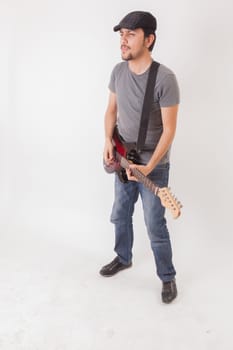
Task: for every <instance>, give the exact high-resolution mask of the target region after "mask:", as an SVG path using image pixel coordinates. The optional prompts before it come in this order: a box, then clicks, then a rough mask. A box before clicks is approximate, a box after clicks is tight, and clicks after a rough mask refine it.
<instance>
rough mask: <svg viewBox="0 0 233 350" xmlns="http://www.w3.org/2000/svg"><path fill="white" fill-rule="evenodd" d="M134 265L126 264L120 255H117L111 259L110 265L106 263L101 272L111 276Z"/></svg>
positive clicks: (105, 275)
mask: <svg viewBox="0 0 233 350" xmlns="http://www.w3.org/2000/svg"><path fill="white" fill-rule="evenodd" d="M130 266H132V263H130V264H128V265H124V264H122V263H121V262H120V260H119V257H118V256H117V257H116V258H115V259H114V260H113V261H111V262H110V263H109V264H108V265H105V266H103V267H102V269H101V270H100V274H101V275H102V276H104V277H111V276H113V275H115V274H116V273H117V272H119V271H121V270H124V269H127V268H128V267H130Z"/></svg>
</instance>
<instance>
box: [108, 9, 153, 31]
mask: <svg viewBox="0 0 233 350" xmlns="http://www.w3.org/2000/svg"><path fill="white" fill-rule="evenodd" d="M121 28H126V29H132V30H134V29H137V28H143V29H149V30H151V32H155V31H156V29H157V21H156V18H155V17H154V16H153V15H152V14H151V13H150V12H144V11H133V12H130V13H128V14H127V15H126V16H125V17H124V18H122V20H121V21H120V23H119V24H117V25H116V26H115V27H113V30H114V32H117V31H118V30H120V29H121Z"/></svg>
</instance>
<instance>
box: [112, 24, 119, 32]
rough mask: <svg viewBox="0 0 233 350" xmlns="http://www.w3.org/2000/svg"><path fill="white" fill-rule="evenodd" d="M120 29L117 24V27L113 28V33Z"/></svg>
mask: <svg viewBox="0 0 233 350" xmlns="http://www.w3.org/2000/svg"><path fill="white" fill-rule="evenodd" d="M120 29H121V26H120V25H119V24H118V25H117V26H115V27H113V30H114V32H117V31H118V30H120Z"/></svg>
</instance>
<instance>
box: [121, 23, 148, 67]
mask: <svg viewBox="0 0 233 350" xmlns="http://www.w3.org/2000/svg"><path fill="white" fill-rule="evenodd" d="M146 40H147V39H146V38H144V32H143V30H142V29H141V28H138V29H134V30H130V29H125V28H122V29H121V30H120V44H121V57H122V59H123V60H125V61H129V60H133V59H137V58H139V57H141V56H143V55H144V53H145V52H146V51H148V48H147V46H146Z"/></svg>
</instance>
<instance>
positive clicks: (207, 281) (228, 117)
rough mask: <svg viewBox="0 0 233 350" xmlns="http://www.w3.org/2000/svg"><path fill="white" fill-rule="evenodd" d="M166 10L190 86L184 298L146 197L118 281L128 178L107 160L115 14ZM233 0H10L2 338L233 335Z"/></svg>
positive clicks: (96, 340) (1, 225)
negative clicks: (165, 284) (167, 267)
mask: <svg viewBox="0 0 233 350" xmlns="http://www.w3.org/2000/svg"><path fill="white" fill-rule="evenodd" d="M138 9H140V10H146V11H151V12H152V13H153V14H154V15H155V16H156V17H157V20H158V31H157V42H156V46H155V48H154V50H153V58H154V59H155V60H157V61H159V62H162V63H163V64H165V65H167V66H168V67H169V68H171V69H172V70H173V71H174V72H175V73H176V76H177V79H178V82H179V85H180V90H181V106H180V111H179V120H178V128H177V134H176V139H175V142H174V144H173V148H172V157H171V172H170V184H171V187H172V190H173V192H174V193H175V194H176V195H177V196H178V198H179V199H180V200H181V201H182V203H183V205H184V208H183V210H182V216H181V217H180V218H179V219H178V220H177V221H173V220H172V219H171V218H170V216H169V213H167V217H168V224H169V227H170V232H171V239H172V243H173V250H174V261H175V265H176V269H177V282H178V287H179V298H178V299H177V300H176V301H175V302H174V304H172V305H170V306H169V307H166V306H164V305H162V303H161V302H160V288H161V285H160V282H159V280H158V279H157V277H154V274H155V271H154V263H153V258H152V254H151V252H150V248H149V242H148V239H147V237H146V231H145V228H144V223H143V217H142V213H141V207H140V203H138V206H137V208H136V213H135V236H136V237H135V249H134V256H135V260H134V261H135V262H134V268H132V269H131V270H130V271H127V272H126V271H125V272H124V273H122V275H119V276H116V277H114V278H112V279H111V280H105V279H103V278H102V279H101V278H100V277H99V276H98V270H99V268H100V267H101V265H102V264H105V263H107V262H109V261H110V260H111V259H112V258H113V256H114V255H113V252H112V246H113V240H114V237H113V227H112V226H111V225H110V223H109V214H110V210H111V205H112V199H113V176H110V175H107V174H106V173H104V171H103V169H102V150H103V144H104V138H103V136H104V133H103V115H104V112H105V108H106V104H107V98H108V89H107V86H108V81H109V77H110V73H111V70H112V68H113V66H114V65H115V64H116V63H118V62H119V61H120V52H119V35H118V34H117V33H114V32H113V31H112V27H113V26H114V25H115V24H117V23H118V22H119V20H120V19H121V18H122V17H123V16H124V15H125V14H126V13H128V12H129V11H132V10H138ZM232 10H233V5H232V1H231V0H223V1H216V0H212V1H210V0H202V1H201V0H196V1H191V0H189V1H188V0H187V1H185V0H173V1H166V0H163V1H162V0H161V1H152V0H151V1H149V0H146V1H144V2H143V3H142V2H141V1H138V0H134V1H130V0H128V1H125V2H123V3H121V2H117V1H103V0H99V1H86V2H81V1H79V0H76V1H74V0H66V1H65V0H57V1H55V0H47V1H45V0H40V1H35V0H34V1H29V0H21V1H16V0H15V1H10V0H9V1H6V0H1V1H0V40H1V46H0V193H1V196H0V208H1V212H0V215H1V220H0V239H1V242H0V273H1V278H0V281H1V286H0V310H1V316H0V321H1V322H0V323H1V329H0V349H4V350H11V349H14V350H18V349H23V350H37V349H40V350H44V349H46V350H47V349H49V350H66V349H69V350H73V349H75V350H77V349H82V350H87V349H88V350H89V349H93V350H98V349H101V350H102V349H108V348H111V349H119V347H121V348H122V349H131V348H133V349H142V347H145V348H147V349H149V350H150V349H154V348H155V346H159V348H160V349H162V350H170V349H172V348H175V349H177V350H182V349H185V350H186V349H219V348H220V347H221V349H224V350H226V349H232V346H233V337H232V334H231V328H230V324H229V322H230V321H231V318H232V311H233V310H232V309H233V308H232V306H233V303H232V300H231V298H232V287H233V285H232V272H233V271H232V270H233V269H232V256H231V250H232V249H231V246H232V242H233V240H232V220H231V215H232V214H231V209H232V204H231V202H232V195H233V193H232V192H233V191H232V184H231V181H232V177H233V173H232V172H233V171H232V169H233V167H232V149H233V145H232V143H233V142H232V113H233V107H232V99H233V95H232V79H233V68H232V62H233V45H232V35H233V25H232Z"/></svg>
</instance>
